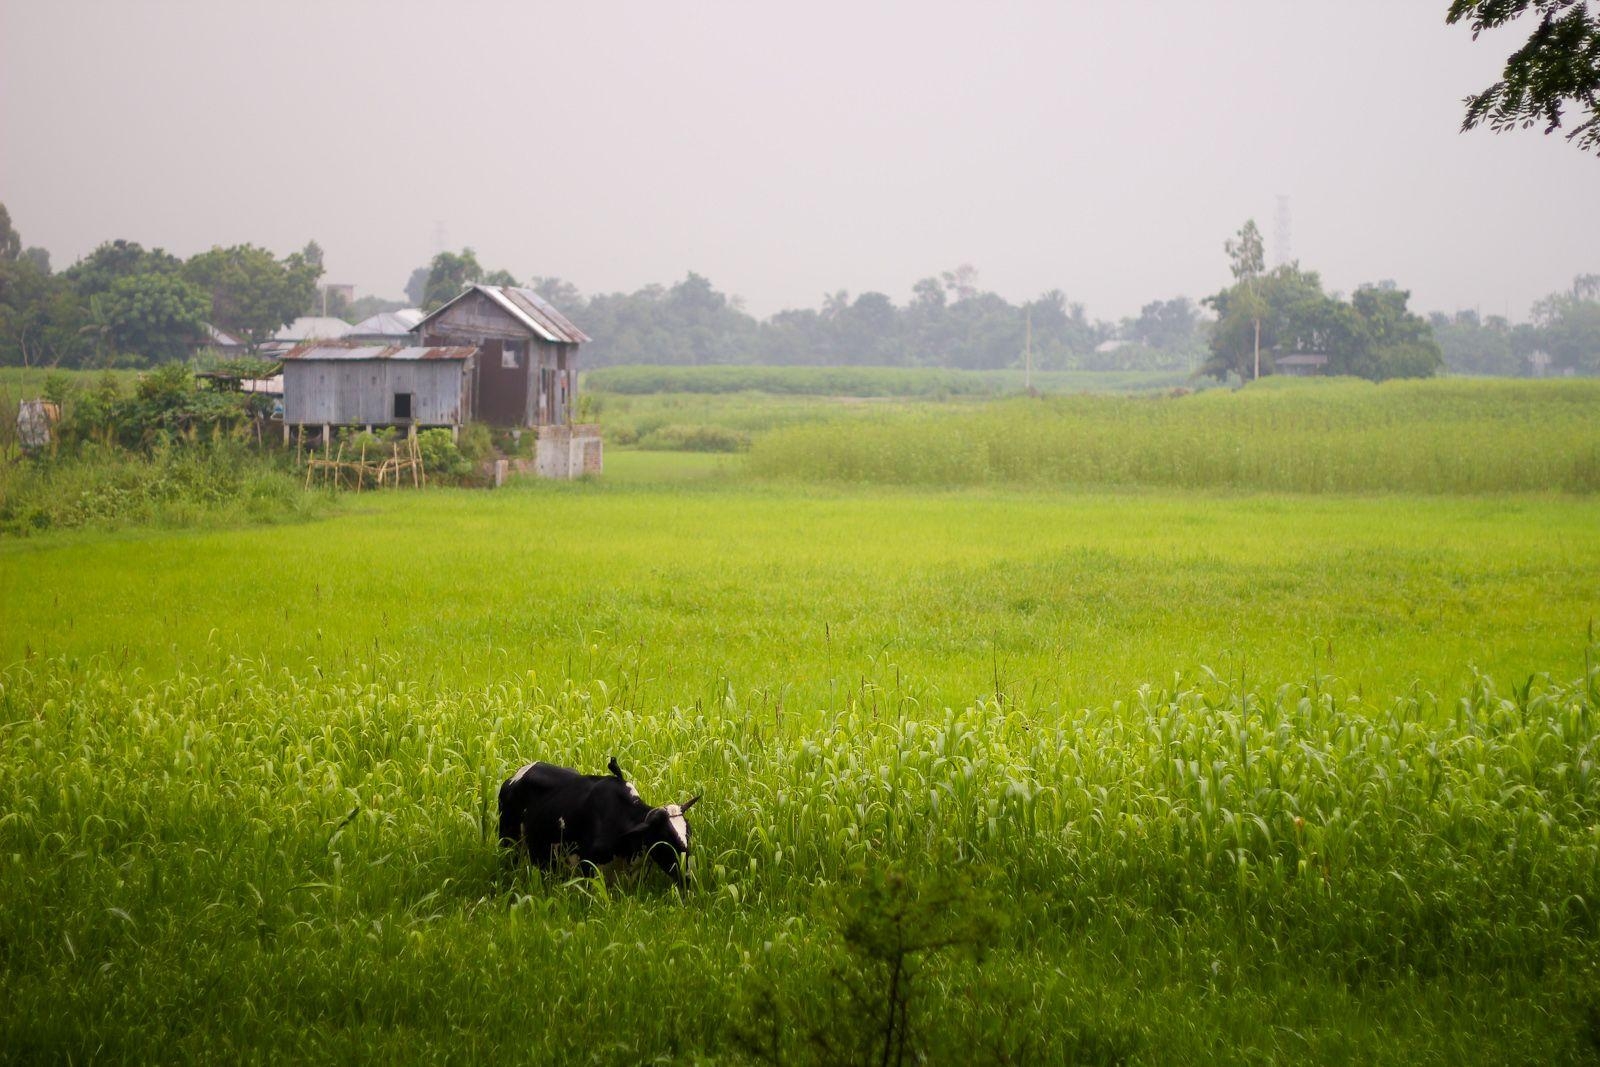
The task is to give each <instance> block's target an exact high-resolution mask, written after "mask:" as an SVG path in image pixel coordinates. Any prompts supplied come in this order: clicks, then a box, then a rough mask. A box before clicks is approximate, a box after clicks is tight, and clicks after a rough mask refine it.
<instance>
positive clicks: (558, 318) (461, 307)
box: [413, 285, 589, 429]
mask: <svg viewBox="0 0 1600 1067" xmlns="http://www.w3.org/2000/svg"><path fill="white" fill-rule="evenodd" d="M413 332H414V333H415V334H416V335H417V337H418V338H419V339H420V342H421V343H422V344H424V345H474V346H476V347H477V349H478V361H477V364H476V366H475V368H474V371H473V398H474V404H473V410H474V411H475V412H476V417H477V418H479V419H481V420H482V421H484V422H487V423H490V424H492V425H495V426H505V427H512V428H517V429H520V428H524V427H540V426H566V425H568V424H569V423H571V421H572V414H573V410H574V408H575V407H576V405H577V395H578V346H579V345H580V344H582V343H583V342H585V341H587V340H589V335H588V334H586V333H584V332H583V331H582V330H580V329H578V328H577V327H576V326H574V325H573V324H572V323H571V322H569V321H568V320H567V318H566V316H564V315H562V314H561V312H559V311H557V310H556V309H555V308H553V307H551V306H550V304H549V302H548V301H546V300H545V299H544V298H543V297H542V296H540V295H539V294H538V293H536V292H534V291H533V290H532V289H522V288H518V287H515V286H501V285H470V286H468V287H467V288H465V289H463V290H462V291H461V292H460V294H459V295H457V296H456V297H455V299H453V300H451V301H449V302H448V303H446V304H444V305H443V306H442V307H440V308H439V309H438V310H436V311H434V312H432V313H430V314H429V315H427V316H426V317H424V318H423V320H422V321H421V322H419V323H417V325H416V326H415V327H413Z"/></svg>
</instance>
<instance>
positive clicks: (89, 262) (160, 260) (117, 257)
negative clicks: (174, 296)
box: [61, 239, 183, 299]
mask: <svg viewBox="0 0 1600 1067" xmlns="http://www.w3.org/2000/svg"><path fill="white" fill-rule="evenodd" d="M182 269H183V264H182V263H181V262H180V261H179V260H178V257H177V256H174V255H171V254H169V253H167V252H164V251H162V250H161V249H159V248H152V249H149V250H146V249H145V248H144V246H142V245H140V244H139V242H137V241H124V240H121V239H118V240H115V241H106V242H104V243H102V244H101V245H100V246H99V247H98V248H96V249H95V250H94V251H93V252H90V253H89V254H88V255H87V256H84V257H83V258H82V259H80V260H78V262H76V263H74V264H73V265H72V266H70V267H68V268H67V269H66V270H64V271H62V272H61V273H62V277H64V278H66V279H67V281H69V282H71V283H72V286H73V288H74V289H76V290H77V291H78V295H80V296H82V297H84V298H85V299H87V298H89V297H92V296H94V295H96V294H98V293H107V292H110V291H111V287H112V286H113V285H115V284H116V283H117V281H118V280H119V279H122V278H130V277H133V276H134V275H136V274H177V273H178V272H179V271H180V270H182Z"/></svg>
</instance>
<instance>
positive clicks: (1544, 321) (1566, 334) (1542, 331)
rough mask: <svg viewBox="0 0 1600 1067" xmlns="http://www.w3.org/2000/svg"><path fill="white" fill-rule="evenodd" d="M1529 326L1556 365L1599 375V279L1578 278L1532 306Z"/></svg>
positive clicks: (1598, 277)
mask: <svg viewBox="0 0 1600 1067" xmlns="http://www.w3.org/2000/svg"><path fill="white" fill-rule="evenodd" d="M1533 325H1534V326H1535V328H1536V329H1537V330H1538V345H1539V347H1540V348H1542V349H1543V350H1544V351H1546V352H1548V353H1549V354H1550V356H1551V357H1552V358H1553V359H1554V360H1555V362H1556V364H1557V365H1559V366H1566V367H1572V368H1574V369H1575V370H1578V371H1580V372H1582V373H1585V374H1600V275H1594V274H1580V275H1579V276H1578V277H1577V278H1575V279H1573V282H1572V288H1571V289H1569V290H1567V291H1566V292H1564V293H1551V294H1550V295H1549V296H1547V297H1545V298H1544V299H1543V300H1541V301H1539V302H1538V303H1537V304H1535V305H1533Z"/></svg>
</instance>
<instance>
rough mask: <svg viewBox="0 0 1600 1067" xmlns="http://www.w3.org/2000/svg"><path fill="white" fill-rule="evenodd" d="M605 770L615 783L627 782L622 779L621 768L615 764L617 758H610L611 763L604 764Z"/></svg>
mask: <svg viewBox="0 0 1600 1067" xmlns="http://www.w3.org/2000/svg"><path fill="white" fill-rule="evenodd" d="M606 769H607V770H609V771H610V772H611V774H612V776H613V777H615V778H616V780H617V781H619V782H622V781H626V780H627V779H625V778H623V777H622V768H621V767H620V766H619V765H618V764H617V757H615V756H612V757H611V762H610V763H607V764H606Z"/></svg>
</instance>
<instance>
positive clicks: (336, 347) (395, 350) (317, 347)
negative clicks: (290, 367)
mask: <svg viewBox="0 0 1600 1067" xmlns="http://www.w3.org/2000/svg"><path fill="white" fill-rule="evenodd" d="M477 351H478V350H477V349H476V348H474V347H473V346H471V345H449V346H438V345H436V346H434V347H432V348H426V347H422V346H417V345H358V344H348V343H346V344H337V343H329V342H326V341H313V342H312V343H310V344H304V345H299V346H298V347H296V348H292V349H290V350H289V351H287V352H285V353H284V354H283V355H281V356H279V357H278V358H279V359H283V360H292V361H294V362H301V363H333V362H338V363H347V362H353V361H362V360H379V359H382V360H400V361H408V362H409V361H418V360H429V361H433V360H465V359H471V358H472V357H473V355H474V354H476V353H477Z"/></svg>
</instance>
